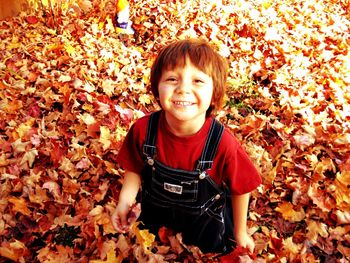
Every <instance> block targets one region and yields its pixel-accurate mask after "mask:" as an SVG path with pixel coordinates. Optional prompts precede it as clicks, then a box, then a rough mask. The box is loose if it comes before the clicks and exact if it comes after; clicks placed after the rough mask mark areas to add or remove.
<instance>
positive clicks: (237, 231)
mask: <svg viewBox="0 0 350 263" xmlns="http://www.w3.org/2000/svg"><path fill="white" fill-rule="evenodd" d="M249 197H250V193H246V194H243V195H233V196H232V210H233V236H234V238H235V240H236V242H237V245H238V246H242V247H246V248H248V249H249V251H250V252H251V253H253V252H254V247H255V244H254V241H253V239H252V238H251V237H250V236H249V235H248V233H247V215H248V206H249Z"/></svg>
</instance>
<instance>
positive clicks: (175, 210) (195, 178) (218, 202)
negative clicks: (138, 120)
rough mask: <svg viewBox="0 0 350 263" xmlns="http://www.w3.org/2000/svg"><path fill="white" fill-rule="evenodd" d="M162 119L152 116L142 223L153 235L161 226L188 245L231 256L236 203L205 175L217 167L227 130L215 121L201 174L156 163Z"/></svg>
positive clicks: (201, 162) (145, 149) (199, 168)
mask: <svg viewBox="0 0 350 263" xmlns="http://www.w3.org/2000/svg"><path fill="white" fill-rule="evenodd" d="M159 117H160V112H159V111H158V112H155V113H152V114H151V116H150V120H149V123H148V128H147V134H146V141H145V144H144V145H143V152H144V156H145V163H146V164H145V170H144V172H143V173H142V195H141V198H142V199H141V209H142V212H141V216H140V220H141V221H142V222H143V223H144V224H145V226H146V227H147V228H149V229H150V230H151V231H152V232H154V233H157V230H158V229H159V228H160V227H161V226H166V227H168V228H170V229H173V230H174V231H176V232H181V233H182V234H183V240H184V242H185V244H193V245H196V246H198V247H199V248H200V249H201V250H202V251H203V252H218V253H227V252H230V251H231V250H232V245H233V234H232V208H231V201H230V198H229V197H228V191H227V190H226V188H224V187H223V188H221V187H219V186H218V185H217V184H216V183H215V182H214V181H213V179H212V178H210V176H209V175H208V174H207V172H206V170H207V169H210V168H211V166H212V163H213V159H214V156H215V153H216V150H217V147H218V144H219V142H220V140H221V136H222V132H223V129H224V127H223V126H222V125H221V124H220V123H219V122H218V121H216V120H215V119H214V118H213V120H212V124H211V127H210V130H209V133H208V136H207V139H206V143H205V146H204V149H203V151H202V154H201V157H200V160H198V165H197V169H196V170H194V171H185V170H179V169H173V168H170V167H168V166H166V165H164V164H162V163H160V162H159V161H158V160H157V159H156V157H157V156H156V147H155V145H156V133H157V126H158V120H159ZM169 154H171V153H169Z"/></svg>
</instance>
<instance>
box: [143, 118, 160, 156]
mask: <svg viewBox="0 0 350 263" xmlns="http://www.w3.org/2000/svg"><path fill="white" fill-rule="evenodd" d="M160 113H161V111H156V112H153V113H152V114H151V115H150V118H149V121H148V126H147V131H146V132H147V133H146V139H145V143H144V145H143V154H144V155H145V156H146V158H147V159H150V158H151V159H153V157H154V155H155V154H156V139H157V138H156V137H157V128H158V122H159V118H160Z"/></svg>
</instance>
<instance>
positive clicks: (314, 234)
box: [306, 220, 328, 244]
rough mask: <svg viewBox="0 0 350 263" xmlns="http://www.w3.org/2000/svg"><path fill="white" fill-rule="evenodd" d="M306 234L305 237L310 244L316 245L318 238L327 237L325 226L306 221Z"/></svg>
mask: <svg viewBox="0 0 350 263" xmlns="http://www.w3.org/2000/svg"><path fill="white" fill-rule="evenodd" d="M307 224H308V226H307V234H306V236H307V237H308V239H309V240H310V241H311V242H312V244H316V243H317V239H318V236H319V235H320V236H321V237H328V231H327V225H326V224H324V223H320V222H316V221H310V220H309V221H307Z"/></svg>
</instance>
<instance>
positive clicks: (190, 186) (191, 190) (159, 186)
mask: <svg viewBox="0 0 350 263" xmlns="http://www.w3.org/2000/svg"><path fill="white" fill-rule="evenodd" d="M154 165H155V167H154V168H155V169H152V178H151V189H149V190H150V191H149V192H150V194H151V195H152V196H153V198H156V199H159V200H162V201H165V202H170V203H176V204H181V203H183V204H191V203H196V202H197V199H198V178H197V177H196V176H195V174H194V175H193V176H192V175H189V176H185V175H182V174H179V173H178V170H175V169H174V170H171V169H170V168H168V167H166V168H165V167H163V165H162V164H160V163H158V162H157V161H156V162H155V164H154Z"/></svg>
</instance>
